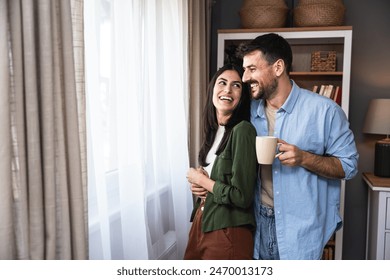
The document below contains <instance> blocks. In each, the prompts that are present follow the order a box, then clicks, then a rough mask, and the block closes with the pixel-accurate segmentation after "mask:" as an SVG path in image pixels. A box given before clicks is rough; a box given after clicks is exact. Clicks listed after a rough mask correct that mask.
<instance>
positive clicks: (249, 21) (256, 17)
mask: <svg viewBox="0 0 390 280" xmlns="http://www.w3.org/2000/svg"><path fill="white" fill-rule="evenodd" d="M287 13H288V8H287V6H286V7H275V6H273V5H258V6H251V7H242V8H241V10H240V18H241V25H242V27H243V28H276V27H284V26H285V24H286V19H287Z"/></svg>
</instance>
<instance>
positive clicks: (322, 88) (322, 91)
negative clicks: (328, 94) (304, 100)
mask: <svg viewBox="0 0 390 280" xmlns="http://www.w3.org/2000/svg"><path fill="white" fill-rule="evenodd" d="M325 87H326V86H325V85H321V87H320V90H319V92H318V94H319V95H324V91H325Z"/></svg>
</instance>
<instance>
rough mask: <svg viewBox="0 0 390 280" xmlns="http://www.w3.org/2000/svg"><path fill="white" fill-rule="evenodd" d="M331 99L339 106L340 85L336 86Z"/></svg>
mask: <svg viewBox="0 0 390 280" xmlns="http://www.w3.org/2000/svg"><path fill="white" fill-rule="evenodd" d="M333 101H334V102H336V103H337V104H339V105H340V106H341V87H339V86H337V87H336V89H335V93H334V96H333Z"/></svg>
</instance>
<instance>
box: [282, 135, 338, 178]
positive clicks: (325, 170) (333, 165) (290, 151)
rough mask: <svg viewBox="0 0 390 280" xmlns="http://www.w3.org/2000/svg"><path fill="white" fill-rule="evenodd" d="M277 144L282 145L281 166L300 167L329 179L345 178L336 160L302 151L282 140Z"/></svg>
mask: <svg viewBox="0 0 390 280" xmlns="http://www.w3.org/2000/svg"><path fill="white" fill-rule="evenodd" d="M279 142H281V143H282V145H280V147H279V151H281V152H283V154H282V155H280V156H279V160H280V162H281V163H282V164H283V165H287V166H302V167H303V168H306V169H307V170H309V171H311V172H313V173H316V174H318V175H320V176H323V177H326V178H330V179H343V178H344V177H345V172H344V169H343V167H342V165H341V162H340V160H339V159H338V158H336V157H332V156H319V155H315V154H312V153H309V152H306V151H302V150H300V149H299V148H298V147H296V146H294V145H290V144H288V143H287V142H285V141H283V140H279Z"/></svg>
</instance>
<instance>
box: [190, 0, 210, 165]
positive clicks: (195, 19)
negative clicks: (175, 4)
mask: <svg viewBox="0 0 390 280" xmlns="http://www.w3.org/2000/svg"><path fill="white" fill-rule="evenodd" d="M211 4H212V1H211V0H200V1H199V0H190V1H189V19H190V21H189V25H188V28H189V41H190V42H189V56H190V71H189V72H190V73H189V77H190V79H189V82H190V97H189V99H190V103H189V127H190V129H189V138H188V139H189V155H190V166H192V167H194V166H198V154H199V150H200V146H201V144H202V142H201V139H202V134H203V131H202V129H201V126H202V123H201V122H202V114H203V107H204V104H205V101H206V93H207V85H208V77H209V71H210V70H209V68H210V67H209V58H210V51H209V49H210V47H209V46H210V31H209V30H210V29H211V26H210V25H211V24H210V21H211V19H210V16H211Z"/></svg>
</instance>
